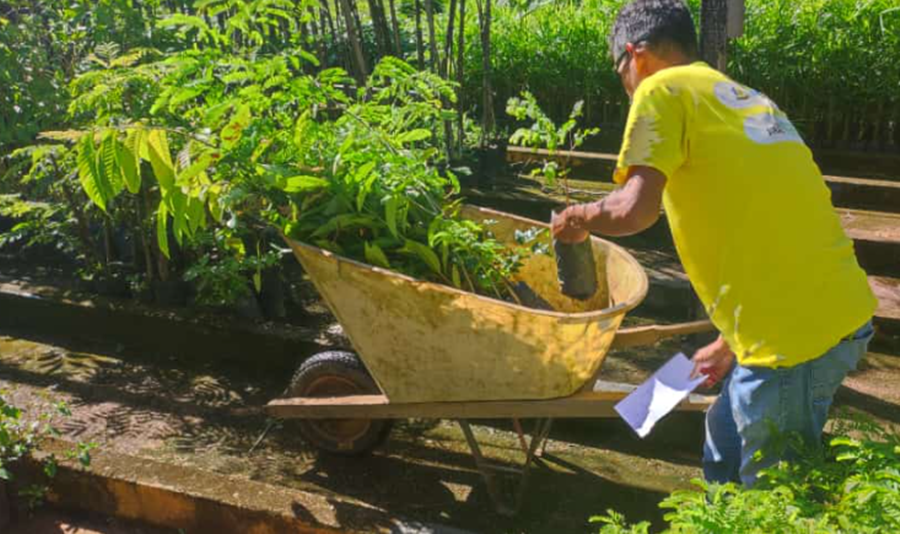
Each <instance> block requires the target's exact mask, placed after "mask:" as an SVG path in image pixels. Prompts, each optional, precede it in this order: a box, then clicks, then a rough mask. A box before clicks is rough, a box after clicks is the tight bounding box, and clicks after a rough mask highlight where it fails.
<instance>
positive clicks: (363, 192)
mask: <svg viewBox="0 0 900 534" xmlns="http://www.w3.org/2000/svg"><path fill="white" fill-rule="evenodd" d="M373 167H374V165H373ZM377 179H378V173H373V172H370V173H369V175H368V177H367V178H366V180H365V182H363V183H362V185H360V187H359V191H358V192H357V193H356V211H362V209H363V206H364V205H365V204H366V198H367V197H368V196H369V193H370V192H371V191H372V186H373V185H374V184H375V180H377Z"/></svg>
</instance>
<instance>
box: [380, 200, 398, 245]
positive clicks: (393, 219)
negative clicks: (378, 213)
mask: <svg viewBox="0 0 900 534" xmlns="http://www.w3.org/2000/svg"><path fill="white" fill-rule="evenodd" d="M399 207H400V200H399V199H398V198H397V197H395V196H392V197H390V198H388V200H387V202H386V203H385V206H384V218H385V221H386V222H387V226H388V230H390V231H391V235H393V236H394V237H398V238H399V237H400V233H399V232H398V231H397V209H398V208H399Z"/></svg>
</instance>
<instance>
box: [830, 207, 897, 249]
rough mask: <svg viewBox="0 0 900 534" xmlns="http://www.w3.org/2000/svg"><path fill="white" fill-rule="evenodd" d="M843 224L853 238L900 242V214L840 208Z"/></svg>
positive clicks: (891, 242) (876, 241) (892, 242)
mask: <svg viewBox="0 0 900 534" xmlns="http://www.w3.org/2000/svg"><path fill="white" fill-rule="evenodd" d="M837 213H838V215H839V216H840V218H841V226H843V227H844V231H845V232H847V236H848V237H850V238H851V239H856V240H862V241H871V242H873V243H887V244H900V214H897V213H883V212H878V211H865V210H854V209H847V208H838V209H837Z"/></svg>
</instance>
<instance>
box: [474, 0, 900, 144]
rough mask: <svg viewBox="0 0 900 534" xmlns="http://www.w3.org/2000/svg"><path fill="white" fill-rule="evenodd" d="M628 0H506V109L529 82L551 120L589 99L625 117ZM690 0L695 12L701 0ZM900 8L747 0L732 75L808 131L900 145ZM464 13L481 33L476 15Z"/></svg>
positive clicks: (885, 2) (499, 101) (502, 32)
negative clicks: (623, 53)
mask: <svg viewBox="0 0 900 534" xmlns="http://www.w3.org/2000/svg"><path fill="white" fill-rule="evenodd" d="M626 1H627V0H583V1H581V2H577V1H572V0H561V1H552V0H551V1H549V2H545V3H543V4H541V5H539V6H537V7H525V8H523V7H520V6H519V5H511V4H508V3H505V4H502V5H500V6H499V7H498V8H497V10H496V12H495V20H494V30H493V47H494V55H493V70H494V73H495V76H494V87H495V89H496V97H495V103H496V105H497V110H496V111H497V116H498V117H502V116H503V114H502V109H501V108H502V106H503V103H505V102H506V99H507V98H508V97H510V96H515V95H517V94H519V92H520V91H522V90H523V89H528V90H530V91H531V92H532V93H534V94H535V96H537V98H538V101H539V102H541V105H542V106H544V107H545V108H546V109H547V111H548V114H549V115H550V116H551V117H553V118H554V119H557V120H559V119H561V118H563V117H564V116H565V114H566V113H567V112H568V110H569V109H571V107H572V104H573V103H574V102H575V101H577V100H580V99H584V100H585V105H586V107H585V119H586V122H587V123H588V124H592V125H596V124H605V125H607V127H608V128H609V127H612V128H613V129H615V126H616V125H621V123H622V120H623V116H622V108H623V103H624V101H625V100H626V99H625V95H624V92H623V91H622V89H621V87H620V84H619V80H618V78H617V76H616V75H615V73H614V72H613V69H612V60H611V59H610V57H609V52H608V46H607V41H606V39H607V35H608V33H609V29H610V26H611V25H612V23H613V20H614V18H615V15H616V13H617V12H618V10H619V8H620V7H621V6H622V5H623V4H624V3H625V2H626ZM690 3H691V6H692V8H693V9H694V11H695V15H696V14H697V12H698V11H699V9H698V6H699V0H692V1H691V2H690ZM898 6H900V2H898V0H747V16H746V25H745V35H744V36H743V37H742V38H740V39H737V40H735V41H733V42H732V44H731V46H730V50H729V67H728V68H729V73H730V74H731V75H732V76H733V77H734V78H736V79H737V80H738V81H741V82H743V83H746V84H748V85H750V86H752V87H754V88H756V89H759V90H761V91H763V92H765V93H766V94H768V95H769V96H771V97H772V98H773V99H774V100H775V101H776V102H778V104H779V105H780V106H781V107H782V108H783V109H785V110H786V111H787V112H788V113H789V114H790V115H791V116H792V117H793V118H794V119H795V122H796V123H797V125H798V127H799V128H800V129H801V130H802V131H803V132H804V134H805V136H806V137H807V139H809V140H811V141H815V142H817V143H818V144H822V145H826V146H827V145H841V144H844V145H851V146H852V145H854V144H859V141H858V140H859V139H861V138H866V137H867V136H868V137H874V136H876V134H878V136H880V139H882V140H884V139H887V138H888V137H890V136H891V135H893V138H894V141H893V142H894V143H895V144H894V146H895V147H896V143H897V140H896V137H897V136H898V132H897V131H896V130H897V129H898V126H897V123H898V121H900V116H898V115H900V9H896V8H897V7H898ZM695 20H697V21H698V23H699V17H697V18H695ZM467 22H468V23H467V28H466V30H467V32H469V34H470V35H472V36H474V35H475V32H476V31H477V28H476V25H477V20H476V19H475V18H474V17H473V18H471V19H470V20H468V21H467ZM467 41H468V42H469V43H472V46H470V47H467V48H468V49H467V52H466V53H467V62H466V69H467V73H466V82H465V94H466V95H477V93H478V91H479V90H480V81H481V50H480V47H478V46H476V45H477V41H476V40H475V39H467ZM469 101H470V102H478V100H477V99H472V100H469ZM604 103H606V106H605V109H604ZM876 128H877V129H878V131H877V132H876V131H874V130H875V129H876ZM891 128H893V130H894V131H893V132H890V131H888V130H890V129H891Z"/></svg>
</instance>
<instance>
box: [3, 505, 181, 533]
mask: <svg viewBox="0 0 900 534" xmlns="http://www.w3.org/2000/svg"><path fill="white" fill-rule="evenodd" d="M7 534H176V531H173V530H167V529H159V528H154V527H148V526H145V525H140V524H137V523H132V522H129V521H123V520H121V519H116V518H111V517H99V516H95V515H86V514H80V513H73V512H66V511H61V510H52V509H43V510H40V511H38V512H36V513H35V514H34V515H33V516H31V517H28V518H25V519H23V520H20V521H19V522H18V523H16V524H15V525H13V526H12V527H11V529H10V530H9V531H8V532H7Z"/></svg>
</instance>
